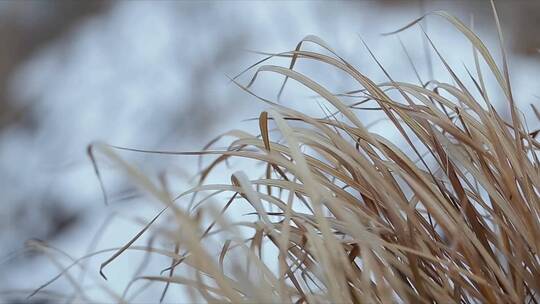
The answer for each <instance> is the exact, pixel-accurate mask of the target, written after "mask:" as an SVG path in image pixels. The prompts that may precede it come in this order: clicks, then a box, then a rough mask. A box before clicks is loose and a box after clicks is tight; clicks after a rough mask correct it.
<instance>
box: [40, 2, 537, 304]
mask: <svg viewBox="0 0 540 304" xmlns="http://www.w3.org/2000/svg"><path fill="white" fill-rule="evenodd" d="M435 14H437V15H439V16H441V17H443V18H445V19H446V20H448V21H449V22H450V23H451V24H453V25H454V26H455V27H456V28H457V29H458V30H459V31H460V32H461V33H463V35H464V36H465V37H466V38H468V40H470V42H471V43H472V45H473V49H474V58H475V63H476V66H475V68H476V75H473V73H469V76H470V79H469V80H468V81H472V83H473V84H474V86H473V87H472V88H470V87H466V85H465V84H464V81H463V80H462V79H460V78H459V77H458V76H457V75H456V73H454V71H453V70H452V68H451V67H450V66H449V65H448V64H447V63H446V62H445V60H444V58H443V57H442V56H440V55H439V58H440V60H441V61H442V63H443V64H444V65H445V67H446V68H447V70H448V72H449V73H450V75H451V76H452V78H453V82H454V84H448V83H442V82H437V81H435V80H432V81H430V82H429V83H424V84H422V85H416V84H412V83H402V82H396V81H394V80H392V78H391V77H390V76H389V75H388V78H389V81H388V82H386V83H380V84H376V83H374V82H373V81H371V80H370V79H369V78H367V77H366V76H364V75H363V74H362V73H361V72H360V71H359V70H357V69H355V68H354V67H353V66H351V65H350V64H349V63H347V61H345V60H344V59H343V58H341V57H339V56H338V55H337V54H335V53H334V52H333V51H332V50H331V48H330V47H328V46H327V45H326V44H325V43H324V42H323V41H322V40H321V39H319V38H317V37H314V36H308V37H306V38H305V39H304V40H303V41H302V42H301V43H299V44H298V47H297V48H296V49H295V50H294V51H291V52H286V53H281V54H273V55H270V56H269V57H268V58H266V59H269V58H272V57H285V58H289V59H290V60H291V64H290V66H289V67H281V66H273V65H264V64H265V61H266V59H265V60H262V61H261V62H258V63H257V65H254V66H253V67H251V68H256V72H255V74H254V76H253V79H252V81H251V82H249V83H248V84H247V85H245V86H244V85H242V84H239V83H238V85H239V86H240V87H241V88H243V89H244V90H246V92H249V93H250V94H253V95H254V96H256V95H255V93H253V92H251V90H250V87H251V85H252V84H253V82H254V81H255V80H256V78H257V76H258V75H259V74H261V73H263V72H272V73H277V74H279V75H283V76H285V77H286V80H289V81H296V82H298V83H300V84H301V85H303V86H305V87H307V88H309V89H311V90H312V91H313V92H315V93H316V94H317V95H319V96H320V97H322V98H323V99H324V100H325V101H326V102H327V103H328V104H330V105H331V106H333V107H335V108H336V109H337V111H338V113H339V114H340V115H341V117H342V118H340V116H338V115H335V114H332V115H328V116H326V117H323V118H315V117H310V116H307V115H305V114H303V113H302V112H299V111H296V110H293V109H291V108H288V107H286V106H284V105H282V104H277V103H274V102H271V101H269V100H265V99H262V98H260V99H261V100H262V101H263V102H265V103H267V104H269V105H270V109H269V110H268V111H266V112H263V113H261V115H260V117H259V127H260V135H251V134H248V133H245V132H242V131H232V132H228V133H227V134H225V135H226V136H231V137H233V138H235V139H234V140H233V141H232V142H231V143H230V145H229V148H228V149H226V150H211V149H210V148H211V145H209V146H208V149H205V150H204V151H200V152H164V151H141V150H134V149H127V148H121V147H114V146H110V145H105V144H94V145H92V146H91V149H90V150H89V151H90V155H91V156H92V158H93V157H94V154H95V152H98V151H99V152H100V154H104V155H105V156H107V157H108V158H109V159H111V160H113V161H114V162H116V163H117V164H119V165H120V166H122V167H123V168H124V169H125V170H126V171H127V172H128V173H129V174H130V175H131V176H133V177H134V178H135V180H136V181H137V182H138V183H139V185H140V186H142V187H143V188H145V189H146V190H147V191H149V192H150V193H151V194H152V195H153V196H155V197H156V198H158V199H159V200H160V201H161V202H162V203H163V204H164V205H165V209H163V211H162V212H168V213H171V214H172V218H173V223H174V224H175V228H174V229H170V228H163V229H158V230H156V232H155V233H156V234H157V235H158V236H159V237H160V238H163V239H166V240H168V241H170V242H172V243H174V244H176V248H175V250H169V249H162V248H158V247H153V246H152V245H149V246H135V245H134V242H135V241H136V240H137V239H138V238H139V237H140V236H141V235H142V234H143V233H145V232H146V231H147V230H148V229H149V228H150V227H151V225H152V224H153V223H154V221H155V220H156V219H157V218H158V217H159V216H160V215H161V214H162V213H160V214H158V215H157V216H156V217H155V218H154V220H153V221H151V222H150V223H148V224H147V225H146V226H145V227H144V229H142V230H141V231H140V233H138V234H137V235H136V236H135V237H133V239H132V240H131V241H130V242H129V243H127V244H126V245H125V246H123V247H122V248H118V249H117V250H116V251H115V252H114V254H113V255H112V256H111V257H110V258H109V259H107V260H106V261H104V263H103V264H102V269H101V270H103V269H104V268H105V267H106V266H107V265H108V264H109V263H111V262H113V261H114V260H115V259H116V258H118V256H120V255H121V254H124V253H125V252H126V250H143V251H147V252H151V253H152V254H157V255H163V256H167V257H169V258H170V259H171V267H169V268H168V269H166V271H165V272H162V274H161V275H154V276H141V277H138V278H136V279H137V280H141V279H142V280H146V281H152V282H161V283H162V284H164V286H165V290H164V293H165V292H166V291H167V288H169V285H171V284H180V285H184V286H188V287H189V288H188V290H189V291H190V292H192V293H188V294H190V295H191V296H193V298H192V299H193V300H202V299H204V300H205V301H208V302H234V303H239V302H261V303H266V302H283V303H285V302H295V303H303V302H309V303H316V302H332V303H345V302H360V303H374V302H378V303H392V302H410V303H432V302H437V303H458V302H459V303H461V302H463V303H478V302H480V303H525V302H531V303H536V302H537V301H538V298H539V296H538V292H540V279H539V278H540V265H539V263H540V259H539V255H538V251H539V249H540V238H539V233H540V222H539V219H540V216H539V215H540V205H539V203H540V200H539V190H540V189H539V187H540V171H539V162H538V158H537V154H538V149H539V146H540V145H539V142H538V141H537V140H536V139H535V136H536V133H535V132H532V133H531V132H529V130H527V129H526V127H525V122H524V121H523V119H521V118H520V115H519V114H518V110H517V109H516V106H515V104H514V100H513V97H512V90H511V86H510V81H509V76H508V71H507V67H506V62H503V64H502V71H501V69H500V68H499V67H498V66H497V64H496V63H495V60H494V59H493V57H492V55H491V54H490V52H489V51H488V49H487V48H486V47H485V46H484V44H483V43H482V41H481V40H480V39H479V38H478V37H477V36H476V35H475V34H474V33H473V32H472V31H471V30H470V29H469V28H468V27H467V26H465V25H464V24H463V23H461V22H460V21H459V20H457V19H455V18H454V17H452V16H450V15H447V14H445V13H442V12H437V13H435ZM419 20H421V19H418V20H416V21H415V22H413V23H411V24H410V25H413V24H415V23H416V22H418V21H419ZM410 25H409V26H410ZM409 26H407V27H409ZM428 39H429V38H428ZM306 43H311V44H315V45H318V46H320V47H322V48H323V49H325V50H326V51H329V52H330V54H332V55H326V54H324V53H318V52H312V51H306V50H303V48H302V46H303V44H306ZM432 47H433V49H434V50H435V51H436V53H437V54H439V53H438V51H437V49H436V47H435V46H433V45H432ZM503 55H504V54H503ZM503 58H504V56H503ZM298 60H306V61H314V62H316V63H318V64H323V65H327V66H329V67H333V68H337V69H339V70H341V71H343V72H345V73H347V74H348V75H349V76H350V77H351V78H352V79H354V80H355V81H356V82H357V84H358V85H359V86H360V87H361V89H360V90H358V91H355V92H349V93H347V94H341V95H336V94H333V93H331V92H330V91H329V90H328V89H326V88H325V87H323V86H322V85H320V84H319V83H317V82H315V81H313V80H311V79H310V78H308V77H306V76H305V75H303V74H301V73H299V72H297V71H295V63H296V62H297V61H298ZM481 61H484V62H485V63H486V64H487V66H488V67H489V69H490V73H491V74H492V75H493V76H494V78H495V79H496V81H497V83H498V85H499V86H500V88H501V92H503V94H504V98H505V100H506V101H507V106H508V107H509V109H510V113H511V121H510V122H506V121H505V120H504V119H503V118H502V117H501V116H500V115H499V114H498V113H497V111H496V110H495V108H494V107H493V106H492V104H491V101H490V100H491V99H490V96H489V94H488V92H487V90H486V85H485V80H484V76H483V74H482V71H481V69H480V63H481ZM251 68H250V69H248V70H247V71H246V72H248V71H249V70H251ZM381 68H382V66H381ZM385 73H386V72H385ZM233 81H235V82H236V79H233ZM391 92H393V93H397V94H394V95H393V96H398V97H395V98H392V97H390V95H391ZM474 96H480V97H474ZM347 97H354V98H356V99H357V100H361V101H360V102H356V103H354V104H349V103H347V102H345V101H344V100H345V98H347ZM360 104H364V105H366V106H367V105H369V104H373V105H375V107H376V108H377V109H378V110H379V111H381V112H382V113H384V114H385V115H386V117H387V119H388V120H389V121H391V122H392V123H393V126H394V127H395V132H396V134H399V135H400V136H401V140H402V141H403V142H404V143H406V145H407V148H406V149H407V150H410V151H411V153H408V152H405V151H404V150H405V149H402V148H399V147H398V145H396V144H395V143H393V142H391V141H390V140H389V139H387V138H385V137H383V136H381V135H378V134H376V133H373V132H371V131H370V130H369V128H367V127H366V126H364V124H363V122H362V118H361V117H362V114H361V112H362V110H359V105H360ZM533 108H534V107H533ZM270 126H273V127H275V129H274V130H271V129H270ZM280 137H281V138H282V139H283V140H277V139H279V138H280ZM273 138H275V139H276V140H274V139H273ZM119 149H121V150H131V151H139V152H148V153H161V154H172V155H210V156H214V157H215V160H214V161H213V162H212V163H211V164H210V165H209V166H207V167H206V168H205V169H204V170H203V171H202V172H201V178H200V183H199V186H197V187H195V188H194V189H191V190H189V191H186V192H185V193H182V194H181V195H179V196H177V197H171V195H170V194H169V193H168V191H167V190H166V188H164V187H160V186H158V185H156V183H154V182H152V181H151V180H150V179H149V178H148V177H146V176H144V174H141V173H140V172H139V171H138V170H137V169H136V168H135V167H133V166H131V165H129V164H128V163H126V162H125V161H124V160H123V159H122V158H121V157H120V156H119V155H118V154H117V152H118V150H119ZM233 157H234V158H246V159H250V160H255V161H257V162H259V163H262V164H264V167H265V168H266V170H265V171H264V172H262V173H263V174H262V175H263V176H262V178H259V179H250V178H248V177H247V175H246V174H244V173H242V172H237V173H235V174H233V175H232V177H231V182H230V183H229V184H218V185H214V184H207V183H205V178H206V176H207V175H208V174H209V172H211V171H212V170H215V168H216V166H218V165H219V164H221V163H223V162H226V161H227V159H229V158H233ZM96 172H97V173H98V176H99V170H96ZM202 192H204V193H208V192H211V193H212V195H217V194H220V193H228V194H232V196H231V197H230V200H228V202H227V201H226V202H223V204H222V210H221V211H216V210H214V209H212V208H203V207H202V206H204V204H203V203H204V201H206V200H207V199H208V197H204V199H200V200H201V204H200V205H197V206H195V207H193V208H191V207H190V208H185V207H183V206H180V205H179V204H178V203H177V202H178V200H179V199H180V198H183V197H186V196H187V195H192V194H194V193H202ZM199 197H201V196H199ZM241 201H244V202H248V203H249V204H250V205H251V206H252V209H253V211H254V212H255V213H256V214H257V220H254V221H234V220H231V219H230V218H228V217H227V209H228V208H229V207H230V206H231V205H234V204H239V203H240V202H241ZM268 206H271V207H268ZM208 218H210V220H208ZM204 219H206V220H204ZM246 231H249V233H250V237H248V238H244V237H243V234H244V233H245V232H246ZM210 243H212V244H216V243H217V244H219V246H220V248H219V249H218V250H216V247H215V245H210ZM40 246H42V245H40ZM272 250H273V252H274V253H275V254H274V255H267V254H266V252H269V251H272ZM75 263H77V262H75ZM75 263H74V264H75ZM178 267H184V268H182V269H183V270H182V271H175V268H178ZM65 273H67V272H65ZM102 274H103V273H102ZM81 292H82V291H81ZM127 299H128V298H126V297H123V296H116V298H115V300H116V301H127ZM156 301H157V299H156Z"/></svg>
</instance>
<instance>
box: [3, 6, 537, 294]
mask: <svg viewBox="0 0 540 304" xmlns="http://www.w3.org/2000/svg"><path fill="white" fill-rule="evenodd" d="M501 2H502V1H501ZM512 3H514V4H509V2H502V3H500V5H499V11H500V14H501V18H502V24H503V28H504V34H505V37H506V43H507V47H508V48H509V50H510V53H511V56H512V57H511V58H512V59H511V62H510V64H511V68H512V70H511V72H512V77H513V85H514V89H515V91H516V92H517V97H518V102H519V105H520V107H521V108H522V109H523V110H524V112H525V115H526V116H527V117H528V118H531V117H532V114H531V111H529V108H528V104H530V103H536V102H537V98H536V97H535V96H534V94H535V93H536V83H535V82H533V81H532V79H538V78H537V77H538V76H539V75H538V71H537V70H538V56H537V54H538V52H537V48H538V47H540V41H539V38H538V35H536V34H535V31H534V29H535V28H537V27H538V25H539V24H538V23H539V21H538V20H539V16H540V6H539V5H537V4H533V3H532V2H531V1H516V2H512ZM439 9H443V10H447V11H449V12H450V13H452V14H454V15H456V16H458V17H459V18H461V19H462V20H463V21H465V22H466V23H468V22H469V19H470V16H471V15H474V18H475V24H476V28H477V31H478V33H479V34H480V35H481V37H482V38H484V39H485V41H486V42H487V44H488V46H489V47H491V49H493V50H497V49H496V48H497V47H498V42H497V40H496V28H495V26H494V22H493V19H492V16H491V7H490V5H489V3H488V2H487V1H486V2H482V1H472V2H471V3H468V2H465V1H458V2H453V1H434V2H430V1H416V2H415V1H410V2H408V3H405V2H404V1H361V2H302V1H294V2H246V1H240V2H227V1H223V2H218V1H216V2H181V1H177V2H176V1H173V2H167V1H159V2H144V1H137V2H127V1H126V2H99V1H95V2H69V1H66V2H63V1H59V2H38V1H36V2H32V1H24V2H9V1H8V2H1V3H0V16H1V17H2V18H1V20H2V21H0V33H2V35H3V36H2V37H4V41H7V42H5V43H2V46H1V47H0V72H1V73H0V86H1V88H2V90H1V92H0V176H1V177H0V190H1V193H2V195H1V205H0V244H1V246H0V257H5V258H4V259H2V260H0V262H2V263H1V264H0V289H1V290H12V289H15V288H16V289H33V288H36V287H37V286H39V284H41V283H43V282H45V281H46V280H47V279H49V278H51V277H52V276H54V275H55V274H56V272H57V269H56V268H55V267H54V265H52V263H50V262H48V261H47V260H46V259H45V258H43V257H40V256H36V255H32V254H21V250H22V249H23V248H24V243H25V241H26V240H28V239H41V240H46V241H48V242H50V243H51V244H53V245H54V246H56V247H58V248H61V249H62V250H64V251H66V252H67V253H69V254H71V255H72V256H74V257H78V256H81V255H83V254H84V253H85V252H86V250H87V246H88V244H89V243H90V242H91V239H92V237H93V235H94V234H95V233H96V231H97V230H98V229H99V227H100V225H101V223H102V222H103V221H104V220H105V219H106V218H107V217H108V215H110V214H112V213H117V214H122V216H123V217H124V218H120V219H115V220H113V223H112V225H111V226H109V227H108V228H107V230H106V231H105V233H104V234H103V238H102V239H101V240H100V242H99V243H98V248H108V247H114V246H119V245H122V244H124V243H125V242H126V241H127V240H129V238H130V237H131V236H132V235H134V234H135V233H136V232H137V231H138V229H139V228H140V226H137V225H134V224H133V223H132V222H130V221H128V220H126V219H125V217H140V218H142V219H145V220H148V219H150V218H151V217H153V215H154V214H155V213H156V212H157V211H158V210H159V205H157V204H153V203H151V202H149V201H151V200H149V199H148V198H145V197H144V196H142V195H141V193H139V192H138V191H137V190H136V189H135V188H134V187H133V185H132V184H131V183H130V181H129V180H128V179H126V178H125V176H123V175H122V174H119V173H118V172H116V171H117V170H115V168H111V167H110V166H109V167H108V166H107V165H106V164H104V165H103V175H104V179H105V184H106V188H107V190H108V193H109V196H110V198H111V205H110V206H104V204H103V199H102V196H101V192H100V188H99V184H98V181H97V179H96V177H95V174H94V172H93V169H92V167H91V163H90V161H89V159H88V157H87V154H86V148H87V146H88V144H89V143H91V142H93V141H96V140H101V141H105V142H107V143H111V144H115V145H119V146H125V147H133V148H143V149H161V150H178V151H180V150H184V151H185V150H198V149H200V148H202V147H203V146H204V145H205V144H206V143H207V142H208V141H209V140H211V139H212V138H213V137H215V136H216V135H218V134H220V133H222V132H225V131H227V130H229V129H233V128H239V127H241V128H244V129H247V130H253V132H256V123H254V122H249V121H245V119H247V118H252V117H257V115H258V113H259V110H260V109H262V108H264V107H263V106H262V105H261V104H260V103H258V102H257V101H256V100H255V99H254V98H253V97H251V96H248V95H247V94H245V93H243V92H242V91H241V90H240V89H239V88H238V87H236V86H234V85H233V84H231V83H230V82H229V80H228V78H227V76H235V75H236V74H237V73H239V72H240V71H242V70H243V69H244V68H245V67H247V66H249V65H250V64H252V63H253V62H255V61H257V60H258V59H260V58H261V56H260V55H255V54H254V53H252V52H249V50H257V51H266V52H282V51H288V50H291V49H293V48H294V47H295V46H296V43H298V42H299V41H300V40H301V39H302V38H303V37H304V36H306V35H308V34H315V35H318V36H320V37H321V38H323V39H324V40H326V41H327V42H328V43H329V44H330V45H331V46H333V47H334V49H335V50H336V51H337V52H338V53H339V54H341V55H342V56H343V57H345V58H346V59H347V60H349V61H350V62H351V63H353V64H354V65H355V66H356V67H358V69H359V70H360V71H362V72H363V73H365V74H367V75H368V76H370V77H372V78H373V79H374V80H375V81H384V80H386V79H385V77H384V75H383V73H382V72H381V71H380V70H379V69H378V68H377V66H376V65H375V64H374V63H373V59H371V58H370V57H369V53H368V52H367V51H366V49H365V48H364V46H363V45H362V42H361V39H364V40H365V41H366V42H367V43H368V45H369V47H370V48H371V49H372V50H373V51H374V53H375V54H376V56H377V57H378V59H380V60H381V61H382V63H383V65H384V66H385V68H387V69H388V70H389V71H390V72H391V73H392V76H393V77H394V79H396V80H407V81H415V79H414V77H413V76H414V75H413V74H412V70H411V68H410V66H409V63H408V62H407V58H406V56H405V54H404V53H403V51H402V50H401V47H400V45H399V42H398V40H397V38H396V37H395V36H392V37H381V36H380V33H384V32H388V31H392V30H395V29H397V28H399V27H400V26H403V25H405V24H407V23H408V22H409V21H411V20H413V19H415V18H416V17H418V16H420V15H421V14H422V13H424V12H429V11H432V10H439ZM424 26H425V27H426V29H427V31H428V33H429V34H430V36H431V37H432V39H433V40H434V42H435V43H436V45H437V46H438V47H439V49H440V50H441V51H442V53H443V55H444V56H446V58H447V59H448V61H449V62H451V63H454V64H455V65H454V66H456V67H458V70H460V71H461V72H463V71H464V70H463V69H460V68H461V67H462V63H465V64H467V65H468V66H471V63H472V56H471V51H470V45H469V44H467V42H466V40H465V39H464V38H463V37H461V36H460V35H459V34H457V33H456V31H455V30H454V29H452V28H451V27H450V26H449V25H448V23H446V22H443V21H441V20H440V19H437V18H433V17H432V18H430V19H428V21H427V24H424ZM400 38H401V39H402V40H403V41H404V42H405V44H406V46H407V49H408V51H409V52H410V53H411V56H412V59H413V61H414V62H415V65H417V67H418V69H419V71H420V73H421V75H422V77H423V78H424V80H425V79H427V78H428V76H429V74H430V71H429V70H428V67H427V65H426V64H425V63H426V53H425V50H424V41H423V39H422V34H421V33H420V32H419V30H418V28H413V29H410V30H408V31H407V32H404V33H402V34H400ZM494 55H496V57H497V58H498V56H499V53H498V52H496V51H495V52H494ZM432 60H433V63H434V67H433V72H432V73H434V74H435V75H437V78H438V79H446V80H447V81H450V78H449V77H448V76H447V74H446V73H445V72H444V70H443V69H442V67H440V65H439V61H438V59H436V58H434V57H433V58H432ZM276 62H277V63H279V64H286V62H285V61H279V60H278V61H274V63H276ZM299 67H300V69H301V70H302V69H303V71H305V72H306V73H310V75H315V77H316V79H318V80H320V81H321V82H322V83H325V84H329V87H331V88H332V89H333V90H334V91H345V90H350V89H356V88H357V87H355V86H354V85H353V83H352V82H351V81H350V79H347V78H345V77H344V76H343V75H342V74H340V73H338V72H334V71H333V70H328V69H326V68H325V67H312V66H310V65H309V64H305V65H303V64H300V65H299ZM318 71H325V72H324V73H320V72H318ZM246 79H247V78H243V80H246ZM279 80H280V78H279V77H275V76H271V75H267V74H264V75H261V77H260V80H259V82H258V83H257V84H256V85H255V90H256V91H257V92H259V93H261V94H263V95H265V96H267V97H271V98H272V97H275V94H276V93H277V90H278V89H279V84H280V83H279ZM284 96H285V98H284V100H286V103H287V104H289V105H294V107H295V108H297V109H301V110H303V111H314V112H317V111H319V113H320V110H319V106H318V105H317V103H316V102H310V100H309V98H306V97H309V96H310V93H309V92H306V91H305V90H301V89H300V88H299V87H298V86H295V85H294V84H291V85H289V86H288V87H287V90H286V94H285V95H284ZM293 97H294V98H293ZM300 97H303V99H302V98H300ZM501 111H502V112H504V109H501ZM321 114H322V113H321ZM365 119H366V120H373V117H366V118H365ZM379 131H380V132H384V129H382V130H379ZM389 136H391V134H390V135H389ZM122 155H124V156H125V157H126V158H128V159H129V160H130V161H132V162H134V163H136V164H138V166H140V167H141V168H143V170H145V172H148V174H150V175H157V174H158V173H159V172H162V171H163V170H165V169H167V170H171V169H170V168H175V170H185V171H186V172H187V174H188V175H189V174H190V173H191V174H192V173H194V172H195V169H196V159H195V158H189V157H157V156H152V155H141V154H139V155H134V154H133V153H132V154H129V153H128V154H122ZM223 174H224V175H225V173H223ZM216 178H219V176H218V177H216ZM225 178H228V177H227V176H225ZM185 187H187V184H186V183H181V182H179V183H178V184H176V185H175V187H174V190H175V191H181V190H183V189H185ZM140 256H141V255H140V254H139V255H138V256H137V257H138V258H140ZM106 257H108V254H106V255H103V256H99V257H98V258H95V259H94V260H96V262H95V263H93V264H90V266H89V267H90V269H89V272H90V273H91V275H92V276H95V275H96V274H97V266H96V265H98V264H99V262H101V261H103V260H104V259H105V258H106ZM131 258H132V257H131V256H130V258H123V259H122V258H120V259H118V262H115V263H114V265H112V266H111V267H110V268H109V269H108V274H109V277H110V281H109V282H108V283H107V284H108V285H109V286H111V287H112V288H113V289H114V290H117V291H120V292H121V291H122V289H123V288H124V287H125V285H126V283H127V282H129V279H130V278H131V277H132V275H133V271H134V268H135V267H134V262H133V260H131ZM161 263H162V264H160V265H161V266H163V267H162V268H164V267H166V266H167V265H166V263H163V261H161ZM66 288H67V289H66ZM69 288H71V287H69V284H68V283H67V282H65V280H60V281H58V282H56V283H55V284H54V285H52V286H51V290H57V291H67V290H69ZM160 290H161V287H160V286H155V289H150V291H149V292H148V293H147V294H146V295H142V296H141V297H140V298H137V299H138V300H139V301H142V302H144V301H145V300H146V301H149V300H150V299H155V294H156V293H155V292H159V291H160ZM145 296H146V297H145ZM96 297H97V298H95V300H97V301H110V299H109V298H106V297H104V295H101V294H99V293H97V294H96ZM23 299H24V296H21V295H13V294H6V295H4V296H2V295H0V302H6V301H7V302H10V301H12V302H17V301H24V300H23ZM107 299H109V300H107ZM167 300H169V301H178V300H179V298H178V297H176V298H175V297H174V294H171V295H170V297H168V298H167Z"/></svg>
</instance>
